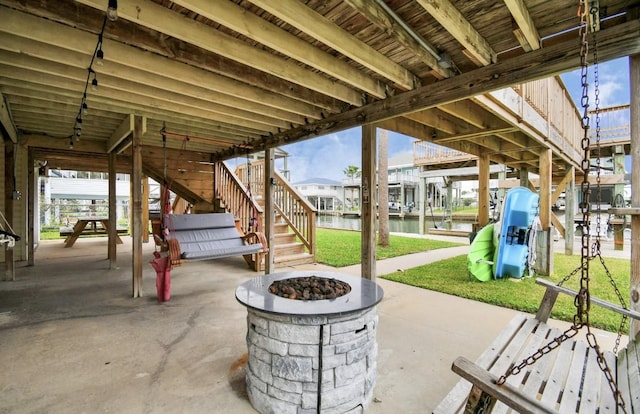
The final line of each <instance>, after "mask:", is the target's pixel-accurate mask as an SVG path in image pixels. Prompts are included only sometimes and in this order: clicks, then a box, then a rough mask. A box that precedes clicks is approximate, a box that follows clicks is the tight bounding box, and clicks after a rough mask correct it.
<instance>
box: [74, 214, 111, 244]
mask: <svg viewBox="0 0 640 414" xmlns="http://www.w3.org/2000/svg"><path fill="white" fill-rule="evenodd" d="M98 223H99V224H100V225H101V227H99V226H98ZM87 226H88V228H87ZM105 233H106V234H109V219H108V218H107V217H80V218H78V221H77V222H76V224H75V225H74V226H73V233H71V234H70V235H68V236H67V238H66V239H65V240H64V247H65V248H66V247H72V246H73V245H74V243H75V242H76V240H78V237H80V236H81V235H88V234H105ZM116 243H118V244H122V239H121V238H120V236H118V233H117V232H116Z"/></svg>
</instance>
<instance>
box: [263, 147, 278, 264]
mask: <svg viewBox="0 0 640 414" xmlns="http://www.w3.org/2000/svg"><path fill="white" fill-rule="evenodd" d="M274 163H275V150H274V149H273V148H269V149H266V150H265V152H264V235H265V237H266V239H267V244H268V245H269V252H268V253H267V254H266V256H265V259H264V260H265V264H264V273H265V274H267V275H268V274H271V273H273V272H274V270H275V253H276V247H275V223H274V212H275V205H274V202H273V180H275V177H274V174H273V171H274V168H275V165H274Z"/></svg>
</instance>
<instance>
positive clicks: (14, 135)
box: [0, 95, 18, 144]
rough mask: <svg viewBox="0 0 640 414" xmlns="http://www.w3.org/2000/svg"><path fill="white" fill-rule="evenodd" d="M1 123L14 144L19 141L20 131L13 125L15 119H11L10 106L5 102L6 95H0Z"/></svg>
mask: <svg viewBox="0 0 640 414" xmlns="http://www.w3.org/2000/svg"><path fill="white" fill-rule="evenodd" d="M0 100H1V102H0V123H1V124H2V127H3V128H4V130H5V131H6V132H7V135H8V136H9V139H10V140H11V142H13V143H14V144H15V143H17V142H18V131H16V127H15V125H13V121H12V120H11V115H10V114H9V107H8V106H7V103H6V102H5V99H4V96H3V95H0Z"/></svg>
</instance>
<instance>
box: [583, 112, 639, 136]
mask: <svg viewBox="0 0 640 414" xmlns="http://www.w3.org/2000/svg"><path fill="white" fill-rule="evenodd" d="M630 108H631V106H630V105H618V106H611V107H608V108H601V109H600V111H599V117H600V122H599V125H600V139H601V140H603V141H605V140H629V139H630V137H631V109H630ZM590 116H591V121H590V124H591V130H590V132H591V139H595V137H596V114H595V112H594V111H592V112H590Z"/></svg>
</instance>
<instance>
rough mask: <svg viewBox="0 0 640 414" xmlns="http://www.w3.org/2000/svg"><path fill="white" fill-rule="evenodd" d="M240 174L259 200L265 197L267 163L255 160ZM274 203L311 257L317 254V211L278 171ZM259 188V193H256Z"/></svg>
mask: <svg viewBox="0 0 640 414" xmlns="http://www.w3.org/2000/svg"><path fill="white" fill-rule="evenodd" d="M236 175H237V176H238V177H239V178H240V179H241V180H242V181H243V182H247V181H248V180H249V178H251V188H252V192H253V194H254V196H255V197H259V198H262V197H264V160H255V161H251V163H250V165H247V164H244V165H240V166H238V167H237V168H236ZM274 176H275V178H276V183H275V184H274V185H273V201H274V206H275V209H276V211H277V212H278V213H279V214H280V216H281V217H282V220H284V221H285V222H286V223H287V224H288V225H289V228H290V229H291V230H292V231H293V232H294V233H295V235H296V236H297V237H298V239H299V240H300V242H302V244H304V246H305V249H306V250H307V251H308V253H309V254H311V255H313V256H314V257H315V254H316V209H315V207H313V206H312V205H311V204H310V203H309V202H308V201H307V199H306V198H305V197H304V196H303V195H301V194H300V193H298V191H297V190H296V189H295V188H293V187H292V186H291V184H289V182H288V181H287V180H286V179H285V178H284V176H283V175H282V174H280V173H279V172H278V171H274ZM254 189H255V190H254Z"/></svg>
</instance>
